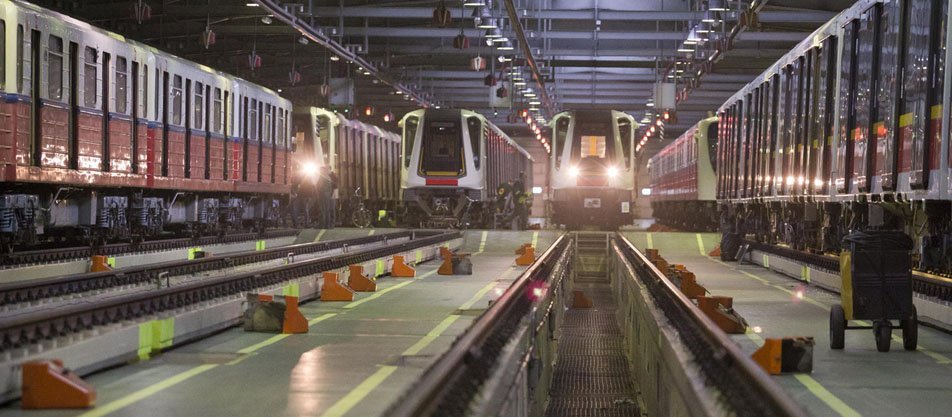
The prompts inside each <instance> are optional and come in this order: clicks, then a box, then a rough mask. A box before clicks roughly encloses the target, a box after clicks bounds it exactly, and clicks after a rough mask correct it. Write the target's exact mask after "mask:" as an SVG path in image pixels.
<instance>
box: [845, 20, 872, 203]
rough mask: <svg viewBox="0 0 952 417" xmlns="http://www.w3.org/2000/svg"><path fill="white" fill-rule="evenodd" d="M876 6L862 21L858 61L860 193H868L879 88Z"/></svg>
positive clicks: (855, 174) (855, 138)
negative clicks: (869, 153) (875, 94)
mask: <svg viewBox="0 0 952 417" xmlns="http://www.w3.org/2000/svg"><path fill="white" fill-rule="evenodd" d="M876 15H877V12H876V7H875V6H874V7H871V8H870V9H869V10H867V11H865V12H863V14H862V16H861V17H860V19H859V32H858V33H857V37H858V39H859V41H858V43H857V47H856V48H857V54H856V56H855V61H856V64H855V65H856V90H855V93H854V94H855V98H854V100H855V102H854V105H855V109H854V111H855V113H856V116H855V117H856V121H855V123H856V124H855V127H854V129H853V133H852V136H851V137H850V139H851V140H852V142H853V167H852V171H851V178H852V180H853V182H855V183H856V184H857V186H858V187H859V189H860V190H862V191H865V188H866V185H867V160H866V150H867V146H868V145H869V140H870V131H869V127H870V123H871V122H872V116H873V114H872V112H873V108H872V106H873V100H872V98H873V97H872V95H873V92H874V91H875V88H876V84H875V83H876V80H875V78H874V74H873V69H874V68H875V66H874V65H875V63H874V62H873V59H875V57H876V55H875V54H874V51H875V50H876V49H877V46H876V20H875V17H876Z"/></svg>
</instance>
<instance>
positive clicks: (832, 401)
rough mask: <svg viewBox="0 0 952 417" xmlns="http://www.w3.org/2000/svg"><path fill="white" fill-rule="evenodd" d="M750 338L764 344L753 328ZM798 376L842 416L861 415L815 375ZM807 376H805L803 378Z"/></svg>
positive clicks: (748, 332)
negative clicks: (815, 377) (825, 386)
mask: <svg viewBox="0 0 952 417" xmlns="http://www.w3.org/2000/svg"><path fill="white" fill-rule="evenodd" d="M745 335H746V336H747V338H748V339H750V340H752V341H753V342H754V344H756V345H757V346H758V347H760V346H762V345H763V344H764V338H763V337H760V335H759V334H757V333H756V332H754V331H753V330H750V329H747V332H746V333H745ZM794 376H795V377H796V378H797V381H798V382H800V384H802V385H803V386H804V387H806V389H807V390H808V391H810V393H812V394H813V395H815V396H816V397H817V398H819V399H820V401H823V403H825V404H826V405H827V406H828V407H830V408H832V409H833V411H836V412H837V413H838V414H839V415H841V416H857V417H858V416H860V414H859V413H858V412H856V410H854V409H852V408H851V407H850V406H848V405H846V403H844V402H843V401H842V400H840V399H839V398H837V396H836V395H834V394H833V393H832V392H830V390H828V389H826V388H824V387H823V385H822V384H820V383H819V382H818V381H817V380H815V379H813V377H811V376H809V375H806V374H796V375H794ZM801 377H805V378H801Z"/></svg>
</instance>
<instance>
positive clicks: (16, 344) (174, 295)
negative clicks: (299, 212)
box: [0, 231, 461, 355]
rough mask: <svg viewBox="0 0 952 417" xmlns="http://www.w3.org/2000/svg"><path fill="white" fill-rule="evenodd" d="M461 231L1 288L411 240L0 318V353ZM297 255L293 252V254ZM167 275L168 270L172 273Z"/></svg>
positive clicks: (28, 290)
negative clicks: (402, 239)
mask: <svg viewBox="0 0 952 417" xmlns="http://www.w3.org/2000/svg"><path fill="white" fill-rule="evenodd" d="M460 236H461V234H460V232H456V231H454V232H445V233H439V232H430V233H427V232H397V233H390V234H385V235H380V236H369V237H363V238H358V239H349V240H345V241H332V242H320V243H313V244H303V245H292V246H291V247H286V248H276V249H272V250H267V251H259V252H256V253H244V254H240V255H236V256H231V257H220V258H207V259H197V260H192V261H188V262H178V263H176V265H170V264H165V265H163V266H158V265H150V266H148V267H144V268H136V269H135V270H134V271H130V270H116V271H107V272H105V273H97V274H81V275H80V276H73V277H63V278H61V279H59V280H47V281H57V282H44V283H38V284H36V285H32V286H20V287H21V288H18V289H12V288H7V287H9V286H5V287H4V288H3V289H2V291H3V294H4V297H3V299H4V300H5V302H9V301H11V300H16V301H17V302H23V301H24V300H27V299H29V300H39V299H42V297H49V296H53V294H64V293H69V292H74V291H79V290H81V289H87V290H88V289H92V288H109V287H113V286H119V285H128V284H131V283H135V282H147V281H149V280H154V279H155V278H156V276H157V274H158V273H160V272H161V271H167V270H169V269H173V270H176V271H178V273H182V274H187V273H191V272H194V271H202V270H204V271H207V270H211V269H213V268H219V269H220V268H227V267H231V266H234V265H235V264H236V262H245V263H250V262H258V261H262V260H269V259H279V258H282V257H287V256H288V254H291V253H293V254H298V253H305V252H306V251H310V252H309V253H314V252H318V251H323V250H330V249H333V248H343V247H346V246H353V245H357V244H366V243H371V242H375V241H376V242H388V241H390V240H392V239H395V238H398V237H407V238H410V240H408V241H404V242H400V243H390V244H386V245H384V246H379V247H371V248H366V249H361V250H354V251H350V252H345V253H342V254H339V255H336V256H330V257H321V258H315V259H310V260H304V261H298V262H291V263H288V264H286V265H279V266H274V267H268V268H264V269H259V270H255V271H249V272H243V273H237V274H228V275H224V276H218V277H213V278H210V279H204V280H196V281H191V282H187V283H183V284H180V285H175V286H171V287H166V288H161V289H156V290H152V291H145V292H138V293H133V294H124V295H117V296H114V297H109V298H106V299H101V300H97V301H95V302H91V303H80V304H74V305H69V306H65V307H63V308H55V309H45V310H38V311H34V312H31V313H30V314H23V315H17V316H13V317H10V316H8V317H3V318H0V355H3V354H4V353H7V352H10V351H13V350H19V349H23V348H26V347H29V346H33V345H37V344H41V343H43V342H44V341H48V340H56V339H60V338H68V337H70V336H71V335H73V334H78V333H83V332H87V331H91V330H93V329H95V328H99V327H102V326H108V325H112V324H118V323H123V322H129V321H134V320H138V319H140V318H143V317H145V316H150V315H155V314H160V313H163V312H169V311H178V310H180V309H184V308H188V307H191V306H195V305H199V304H202V303H206V302H209V301H212V300H215V299H221V298H226V297H235V296H240V295H241V294H244V293H246V292H251V291H255V290H257V289H261V288H267V287H270V286H274V285H278V284H281V283H283V282H287V281H290V280H293V279H297V278H302V277H306V276H310V275H315V274H319V273H321V272H323V271H328V270H334V269H338V268H343V267H346V266H347V265H351V264H354V263H361V262H366V261H370V260H373V259H377V258H382V257H386V256H389V255H392V254H396V253H402V252H406V251H410V250H414V249H419V248H423V247H426V246H432V245H436V244H440V243H442V242H447V241H449V240H452V239H457V238H459V237H460ZM295 251H296V252H295ZM170 274H171V272H170Z"/></svg>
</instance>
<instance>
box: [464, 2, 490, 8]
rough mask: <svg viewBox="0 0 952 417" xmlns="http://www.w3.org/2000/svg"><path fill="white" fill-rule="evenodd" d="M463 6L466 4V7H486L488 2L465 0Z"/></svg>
mask: <svg viewBox="0 0 952 417" xmlns="http://www.w3.org/2000/svg"><path fill="white" fill-rule="evenodd" d="M463 6H465V7H484V6H486V3H483V2H481V1H467V2H463Z"/></svg>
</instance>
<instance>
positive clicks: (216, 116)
mask: <svg viewBox="0 0 952 417" xmlns="http://www.w3.org/2000/svg"><path fill="white" fill-rule="evenodd" d="M223 103H224V102H223V101H222V96H221V89H220V88H217V87H216V88H215V97H214V98H213V99H212V129H211V130H212V131H213V132H215V133H222V125H221V124H222V123H221V122H222V112H224V110H225V107H224V105H223Z"/></svg>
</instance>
